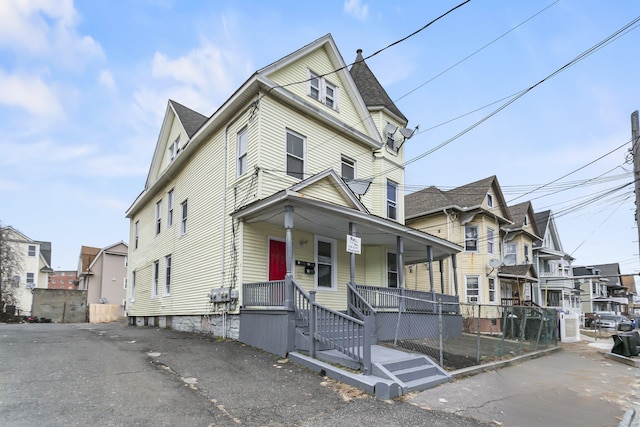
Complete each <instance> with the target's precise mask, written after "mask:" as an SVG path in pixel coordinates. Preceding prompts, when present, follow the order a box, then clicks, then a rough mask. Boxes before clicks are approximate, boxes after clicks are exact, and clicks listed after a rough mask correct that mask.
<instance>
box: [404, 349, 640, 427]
mask: <svg viewBox="0 0 640 427" xmlns="http://www.w3.org/2000/svg"><path fill="white" fill-rule="evenodd" d="M583 338H584V339H585V340H584V341H582V342H580V343H564V344H560V345H561V347H562V349H561V350H560V351H556V352H553V353H550V354H548V355H546V356H542V357H539V358H536V359H531V360H528V361H525V362H523V363H520V364H517V365H512V366H508V367H505V368H502V369H498V370H494V371H489V372H484V373H481V374H479V375H475V376H473V377H467V378H463V379H460V380H456V381H453V382H451V383H447V384H443V385H441V386H439V387H437V388H435V389H432V390H428V391H425V392H421V393H417V394H414V395H412V396H409V397H407V398H406V399H405V400H406V401H407V402H409V403H412V404H415V405H417V406H419V407H421V408H423V409H428V410H432V409H435V410H440V411H446V412H449V413H452V414H458V415H464V416H468V417H473V418H475V419H478V420H481V421H485V422H488V423H494V424H495V425H504V426H522V427H527V426H535V427H539V426H563V427H570V426H580V427H584V426H594V427H596V426H597V427H600V426H618V425H624V424H623V423H622V421H623V420H625V413H626V412H627V411H629V410H631V411H634V410H635V408H636V407H640V404H639V403H638V402H639V401H640V397H639V394H638V391H639V389H640V370H639V369H638V368H636V367H633V366H629V365H626V364H623V363H620V362H618V361H614V360H611V359H609V358H606V357H605V353H607V352H609V351H610V350H611V347H612V345H613V341H612V340H611V338H607V339H601V340H599V341H598V342H593V340H590V339H589V338H588V337H583ZM625 421H627V420H625ZM637 422H638V420H637V416H636V418H635V423H633V424H631V425H639V424H638V423H637ZM627 425H629V424H627Z"/></svg>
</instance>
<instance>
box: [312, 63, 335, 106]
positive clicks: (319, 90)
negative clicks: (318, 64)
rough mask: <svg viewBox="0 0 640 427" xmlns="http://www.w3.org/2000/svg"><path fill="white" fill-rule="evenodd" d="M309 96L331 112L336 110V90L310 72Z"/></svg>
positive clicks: (333, 86)
mask: <svg viewBox="0 0 640 427" xmlns="http://www.w3.org/2000/svg"><path fill="white" fill-rule="evenodd" d="M309 96H310V97H312V98H313V99H315V100H317V101H320V102H321V103H323V104H324V105H326V106H327V107H329V108H331V109H333V110H337V109H338V88H337V87H336V86H335V85H334V84H332V83H329V82H328V81H326V80H325V79H324V78H323V77H320V76H318V75H317V74H315V73H312V72H311V71H309Z"/></svg>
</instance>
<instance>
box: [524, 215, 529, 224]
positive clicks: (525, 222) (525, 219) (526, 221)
mask: <svg viewBox="0 0 640 427" xmlns="http://www.w3.org/2000/svg"><path fill="white" fill-rule="evenodd" d="M523 224H524V225H525V226H527V225H529V220H528V219H527V217H526V216H525V217H524V223H523Z"/></svg>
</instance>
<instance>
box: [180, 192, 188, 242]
mask: <svg viewBox="0 0 640 427" xmlns="http://www.w3.org/2000/svg"><path fill="white" fill-rule="evenodd" d="M180 206H181V208H182V219H181V220H180V234H185V233H186V232H187V200H185V201H184V202H182V204H181V205H180Z"/></svg>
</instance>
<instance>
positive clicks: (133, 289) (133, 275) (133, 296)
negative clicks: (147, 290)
mask: <svg viewBox="0 0 640 427" xmlns="http://www.w3.org/2000/svg"><path fill="white" fill-rule="evenodd" d="M135 300H136V270H133V271H132V272H131V291H130V292H129V301H131V302H134V301H135Z"/></svg>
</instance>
